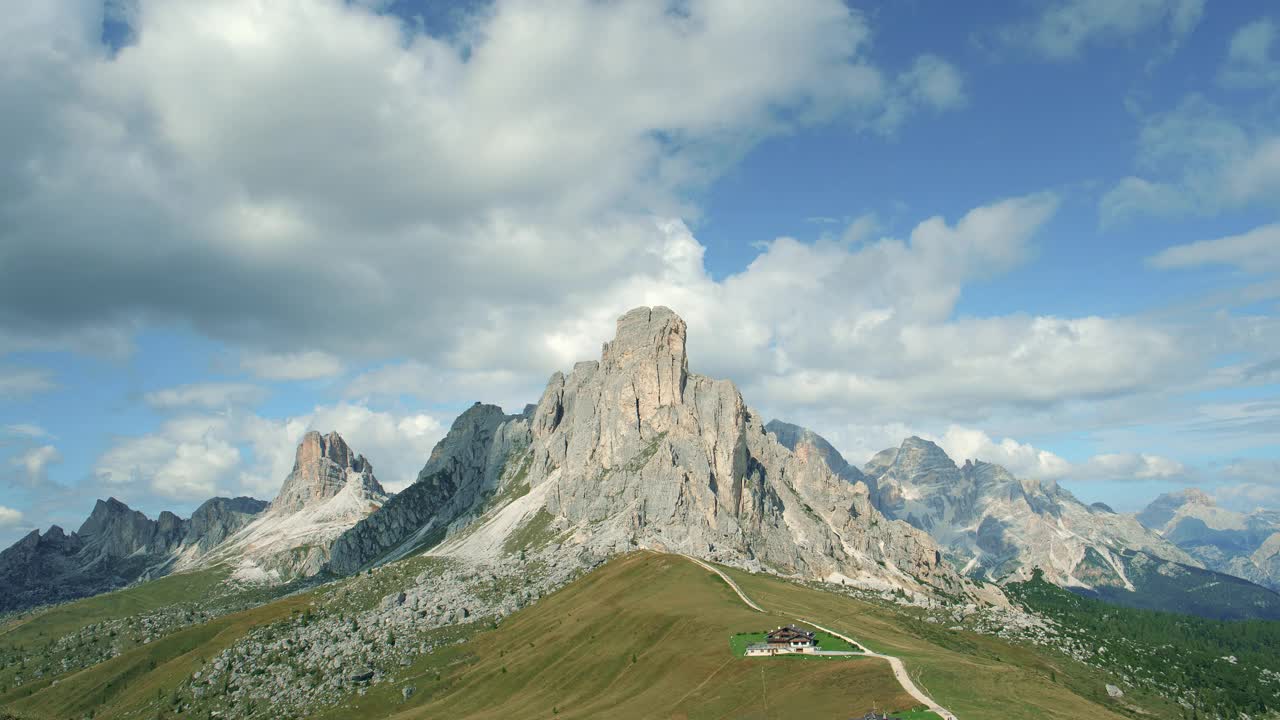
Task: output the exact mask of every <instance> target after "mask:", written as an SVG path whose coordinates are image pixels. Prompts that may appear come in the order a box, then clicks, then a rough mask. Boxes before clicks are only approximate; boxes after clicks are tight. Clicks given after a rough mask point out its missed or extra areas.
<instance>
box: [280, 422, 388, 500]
mask: <svg viewBox="0 0 1280 720" xmlns="http://www.w3.org/2000/svg"><path fill="white" fill-rule="evenodd" d="M350 475H356V476H358V477H359V478H360V479H361V482H362V483H363V488H362V490H363V491H364V492H366V493H367V494H369V495H386V491H385V490H383V489H382V486H381V485H380V484H378V481H377V479H376V478H375V477H374V476H373V472H372V468H371V467H370V466H369V461H368V460H365V458H364V456H363V455H356V454H355V453H353V452H352V451H351V448H350V447H349V446H348V445H347V443H346V441H345V440H343V439H342V436H341V435H339V434H338V433H336V432H331V433H329V434H328V435H321V434H320V433H318V432H316V431H314V430H312V431H311V432H308V433H307V434H306V435H305V436H303V438H302V442H301V443H300V444H299V445H298V451H297V454H296V456H295V459H294V462H293V472H291V473H289V477H288V478H286V479H285V481H284V486H283V487H281V488H280V494H279V495H277V496H276V499H275V500H273V501H271V509H272V510H273V511H277V512H286V513H289V512H297V511H298V510H301V509H302V508H304V507H307V506H310V505H315V504H316V503H318V502H322V501H324V500H328V499H329V498H331V497H333V496H335V495H337V494H338V493H339V492H340V491H341V490H342V489H343V488H344V487H346V485H347V482H348V480H349V476H350Z"/></svg>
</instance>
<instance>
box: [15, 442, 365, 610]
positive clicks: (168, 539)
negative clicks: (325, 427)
mask: <svg viewBox="0 0 1280 720" xmlns="http://www.w3.org/2000/svg"><path fill="white" fill-rule="evenodd" d="M387 497H388V495H387V493H386V491H385V490H384V489H383V488H382V485H381V484H379V483H378V481H377V478H376V477H374V475H373V468H372V466H371V464H370V463H369V461H368V460H367V459H365V457H364V456H363V455H358V454H356V453H355V452H354V451H352V450H351V448H350V446H348V445H347V443H346V441H344V440H343V439H342V437H341V436H340V435H339V434H338V433H336V432H334V433H329V434H328V435H321V434H320V433H318V432H315V431H312V432H308V433H307V434H306V435H305V436H304V437H303V439H302V441H301V442H300V443H299V445H298V449H297V453H296V456H295V462H294V467H293V470H292V472H290V474H289V476H288V477H286V478H285V481H284V483H283V485H282V486H281V490H280V493H279V494H278V495H277V496H276V499H275V500H274V501H272V502H271V503H268V502H266V501H263V500H256V499H254V498H249V497H238V498H222V497H218V498H212V499H210V500H207V501H205V502H204V503H203V504H201V505H200V507H198V508H197V509H196V510H195V511H194V512H193V513H192V514H191V517H190V518H189V519H182V518H179V517H178V516H177V515H175V514H174V513H172V512H169V511H163V512H161V513H160V514H159V515H158V516H157V518H156V519H155V520H151V519H149V518H147V516H146V515H144V514H143V513H141V512H139V511H136V510H132V509H130V508H129V507H128V506H127V505H125V504H124V503H122V502H120V501H119V500H116V499H115V498H110V499H107V500H99V501H98V502H97V504H96V505H95V507H94V509H93V512H92V513H90V515H89V517H88V518H87V519H86V520H85V522H84V524H83V525H82V526H81V527H80V529H79V530H78V531H77V532H74V533H71V534H67V533H66V532H64V531H63V530H62V528H60V527H57V526H53V527H51V528H50V529H49V530H48V531H47V532H46V533H44V534H43V535H42V534H41V533H39V532H36V531H33V532H32V533H30V534H29V535H27V536H26V537H24V538H23V539H22V540H20V541H18V542H17V543H15V544H14V545H13V546H12V547H10V548H8V549H7V550H5V551H4V552H3V553H0V584H2V585H3V587H5V588H6V590H8V592H5V593H3V594H2V595H0V610H14V609H21V608H24V607H30V606H33V605H41V604H46V603H53V602H63V601H67V600H73V599H77V598H81V597H86V596H89V595H96V594H98V593H102V592H107V591H110V590H115V589H118V588H120V587H124V586H125V585H129V584H130V583H133V582H137V581H139V580H147V579H152V578H156V577H160V576H163V575H167V574H169V573H172V572H182V571H187V570H194V569H200V568H206V567H213V566H217V565H222V564H227V565H230V566H232V567H233V568H234V569H235V573H234V577H235V578H237V579H239V580H250V581H267V582H277V581H284V580H289V579H293V578H295V577H299V576H308V575H313V574H315V573H316V572H318V571H319V570H320V569H321V568H322V567H323V566H324V565H325V563H326V562H328V559H329V549H330V545H331V544H332V542H333V540H334V539H336V538H337V537H338V536H340V535H341V534H342V533H343V532H344V531H345V530H347V529H348V528H350V527H351V526H352V525H354V524H355V523H356V522H358V521H359V520H361V519H363V518H364V517H365V516H367V515H369V514H370V513H372V512H374V511H376V510H377V509H378V508H379V507H381V505H382V504H383V503H385V502H386V500H387Z"/></svg>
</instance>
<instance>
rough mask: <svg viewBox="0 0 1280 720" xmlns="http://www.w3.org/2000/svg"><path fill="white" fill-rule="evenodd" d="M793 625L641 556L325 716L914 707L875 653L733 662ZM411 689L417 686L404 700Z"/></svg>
mask: <svg viewBox="0 0 1280 720" xmlns="http://www.w3.org/2000/svg"><path fill="white" fill-rule="evenodd" d="M788 621H789V619H788V618H786V617H785V616H782V615H761V614H760V613H757V612H754V611H752V610H749V609H748V608H746V607H745V606H743V605H742V603H741V601H739V600H738V598H737V596H735V595H734V594H733V593H732V592H731V591H730V590H729V588H728V587H727V586H725V584H724V583H723V582H722V581H721V580H720V579H719V578H717V577H716V576H714V575H712V574H710V573H708V572H706V571H705V570H702V569H701V568H698V567H697V566H695V565H693V564H692V563H690V562H689V561H688V560H685V559H684V558H680V557H677V556H668V555H662V556H658V555H651V554H648V553H643V554H633V555H630V556H627V557H624V558H620V559H617V560H615V561H613V562H610V563H609V564H607V565H606V566H604V567H602V568H601V569H599V570H596V571H595V572H592V573H590V574H589V575H587V576H585V577H583V578H582V579H581V580H579V581H578V582H575V583H573V584H572V585H570V586H568V587H566V588H565V589H563V590H561V591H560V592H558V593H555V594H553V595H551V596H549V597H547V598H545V599H544V600H543V601H542V602H540V603H538V604H537V605H535V606H533V607H531V608H529V609H527V610H525V611H523V612H520V613H518V614H516V615H514V616H512V617H511V618H509V619H508V620H507V621H506V622H504V623H502V624H501V625H500V626H499V627H498V628H497V629H496V630H492V631H489V632H484V633H481V634H479V635H477V636H476V637H475V638H473V639H472V641H471V642H470V643H468V644H467V645H464V646H459V647H457V648H454V649H451V650H449V651H446V652H443V653H437V654H435V655H433V656H430V657H429V658H427V659H424V660H422V661H420V662H419V663H417V664H415V665H414V666H413V667H411V668H409V669H408V670H407V671H406V672H405V673H403V675H402V677H398V678H397V681H396V682H395V683H394V684H389V685H387V686H380V687H378V688H376V689H371V690H370V691H369V693H368V695H366V696H364V697H362V698H357V699H355V700H353V701H352V702H351V703H349V704H348V705H345V706H343V707H339V708H335V709H334V710H333V711H332V713H331V714H330V715H328V716H326V717H330V718H334V719H335V720H336V719H337V718H352V717H369V718H372V717H394V718H405V719H408V718H434V717H467V718H549V717H563V718H597V717H611V718H642V717H663V718H704V717H716V718H718V717H733V718H784V717H797V716H801V715H804V716H808V717H817V718H823V717H829V718H836V717H839V718H844V717H849V716H851V715H853V714H855V713H856V714H858V715H861V714H862V713H864V712H866V711H867V710H869V709H871V708H872V707H873V706H875V707H880V708H895V709H897V708H909V707H911V704H912V700H911V698H910V697H909V696H907V695H906V694H905V693H904V692H903V691H902V689H901V687H900V686H899V685H898V683H897V682H896V681H895V680H894V679H893V675H892V673H891V672H890V671H889V667H888V665H887V664H886V663H883V662H880V661H875V660H870V659H856V660H844V659H832V660H818V659H806V660H802V661H799V662H796V661H788V660H794V659H779V660H772V661H771V660H768V659H759V658H739V657H734V655H733V653H732V651H731V649H730V644H729V640H730V638H731V637H732V636H733V635H734V634H736V633H741V632H750V631H753V630H757V629H759V628H761V627H773V626H776V625H779V624H782V623H784V622H788ZM404 687H414V688H415V692H414V694H413V695H412V696H411V697H410V698H409V699H408V701H405V700H404V697H403V693H402V688H404Z"/></svg>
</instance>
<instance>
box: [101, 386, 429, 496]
mask: <svg viewBox="0 0 1280 720" xmlns="http://www.w3.org/2000/svg"><path fill="white" fill-rule="evenodd" d="M308 430H319V431H321V432H326V433H327V432H330V431H337V432H338V433H339V434H340V435H342V436H343V438H345V439H346V440H347V442H348V443H349V444H350V445H351V446H352V447H353V448H354V449H355V450H356V452H358V453H362V454H364V455H365V456H366V457H368V458H369V460H370V461H371V462H372V463H373V466H374V473H375V474H376V475H377V476H378V479H379V480H380V481H381V482H383V484H384V485H386V486H388V487H389V488H391V489H399V488H402V487H404V486H405V485H407V484H408V483H409V482H410V481H412V480H413V479H414V477H416V475H417V471H418V469H420V468H421V466H422V465H423V463H425V462H426V459H427V456H428V455H429V454H430V451H431V448H432V446H434V444H435V442H436V441H437V440H439V439H440V438H441V437H443V435H444V431H445V428H444V427H443V426H442V425H441V424H440V422H439V421H438V420H436V419H435V418H434V417H431V416H429V415H424V414H420V413H392V412H380V411H374V410H371V409H369V408H368V407H365V406H362V405H356V404H351V403H339V404H336V405H329V406H318V407H316V408H315V409H314V410H312V411H311V412H310V413H307V414H304V415H299V416H293V417H287V418H266V417H262V416H259V415H256V414H253V413H244V412H235V411H232V412H228V413H222V414H219V415H202V414H189V415H183V416H180V417H175V418H172V419H170V420H167V421H166V422H165V423H163V424H162V425H161V426H160V427H159V428H158V429H157V430H156V431H154V432H152V433H148V434H146V435H140V436H129V437H117V438H116V439H115V441H114V443H113V445H112V446H111V447H110V448H109V449H108V450H107V451H106V452H105V453H103V454H102V456H101V457H99V458H98V460H97V461H96V463H95V471H94V473H95V476H96V479H97V481H98V482H99V483H100V484H101V485H103V486H104V487H106V488H108V490H109V491H113V492H118V493H120V494H121V495H124V496H127V495H128V494H129V492H133V491H137V492H142V493H156V494H158V495H161V496H164V497H169V498H174V499H179V500H203V499H205V498H208V497H212V496H214V495H218V494H221V495H242V494H249V495H253V496H256V497H261V498H264V499H269V498H271V497H273V496H274V495H275V493H276V492H277V491H278V490H279V489H280V485H281V484H282V483H283V482H284V479H285V477H286V476H287V475H288V474H289V472H290V470H292V467H293V460H294V451H295V449H296V447H297V444H298V442H299V441H301V439H302V435H303V434H304V433H306V432H307V431H308Z"/></svg>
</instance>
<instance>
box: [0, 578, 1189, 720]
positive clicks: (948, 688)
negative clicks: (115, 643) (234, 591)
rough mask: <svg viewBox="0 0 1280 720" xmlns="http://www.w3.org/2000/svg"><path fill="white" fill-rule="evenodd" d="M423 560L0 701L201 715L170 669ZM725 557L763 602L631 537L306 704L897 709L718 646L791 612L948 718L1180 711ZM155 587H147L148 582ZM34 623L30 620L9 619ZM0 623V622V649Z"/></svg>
mask: <svg viewBox="0 0 1280 720" xmlns="http://www.w3.org/2000/svg"><path fill="white" fill-rule="evenodd" d="M435 565H439V563H436V564H435ZM435 565H432V564H431V563H430V562H429V559H422V558H415V559H411V560H408V561H404V562H403V563H397V564H394V565H392V566H388V567H387V568H383V569H382V570H380V571H377V572H374V573H370V574H361V575H360V576H356V577H353V578H348V579H345V580H342V581H338V582H336V583H332V584H330V585H326V586H323V587H320V588H317V589H314V590H311V591H308V592H305V593H298V594H295V595H291V596H289V597H286V598H283V599H280V600H277V601H274V602H270V603H268V604H265V605H262V606H261V607H256V608H253V609H251V610H246V611H242V612H237V613H231V614H227V615H223V616H220V617H217V618H214V619H213V620H210V621H208V622H204V623H200V624H196V625H194V626H191V627H186V628H184V629H180V630H177V631H175V632H172V633H169V634H167V635H165V636H164V637H163V638H160V639H159V640H154V641H152V642H150V643H147V644H145V645H139V646H136V647H132V648H130V649H128V650H127V651H125V652H123V653H122V654H121V655H119V656H118V657H116V658H114V659H111V660H108V661H106V662H103V663H99V664H97V665H94V666H93V667H90V668H87V669H84V670H80V671H76V672H68V673H65V674H63V675H61V676H57V677H56V679H57V681H58V682H57V684H53V682H52V680H53V679H55V678H54V677H52V676H51V677H49V678H45V679H43V680H41V681H39V682H29V683H26V684H24V685H23V686H22V687H21V688H19V689H17V690H15V691H12V692H10V693H9V694H7V695H0V708H3V709H4V710H6V711H9V712H13V713H15V714H17V715H18V716H20V717H24V718H25V717H32V718H59V719H62V718H82V717H87V716H88V715H89V714H90V713H93V714H94V716H95V717H96V718H115V717H122V718H123V717H137V718H146V719H147V720H152V719H153V718H156V717H193V718H206V717H209V711H210V710H211V709H213V707H214V706H213V705H210V704H208V703H207V702H206V701H207V700H208V698H207V697H206V698H205V700H198V699H193V698H192V697H191V696H190V694H189V692H188V690H187V686H188V684H189V682H188V679H189V678H190V677H191V676H192V674H193V673H194V672H196V671H198V670H199V669H200V668H201V667H203V663H204V662H205V661H206V660H207V659H209V658H212V657H213V656H214V655H216V654H217V653H218V652H219V651H220V650H221V649H222V648H225V647H227V646H228V645H230V644H231V643H233V642H235V641H237V640H238V639H239V638H243V637H244V636H245V635H246V634H248V633H249V632H250V631H252V630H253V628H255V627H263V626H268V625H271V624H272V623H288V622H296V621H297V620H296V619H297V618H298V617H299V616H300V613H311V612H315V613H321V612H326V610H325V608H327V607H330V606H331V603H330V602H329V601H328V600H326V598H342V606H343V607H344V608H345V609H346V611H348V612H349V611H350V610H351V609H352V608H353V607H355V606H361V605H370V604H373V603H375V602H377V601H378V599H379V598H381V597H383V596H384V595H385V594H387V593H390V592H394V590H395V589H396V587H397V586H399V585H400V584H402V583H406V582H411V581H412V577H413V576H414V574H415V573H419V572H423V571H426V570H428V569H429V568H432V567H435ZM431 571H433V572H436V571H439V572H445V571H447V568H445V567H444V566H441V567H435V569H434V570H431ZM729 572H730V573H731V575H732V576H733V577H734V578H735V579H737V580H738V582H739V583H740V584H741V585H742V588H743V589H744V590H745V591H746V592H747V593H748V594H749V595H751V596H752V598H753V599H755V600H756V601H757V602H759V603H761V604H762V605H763V606H764V607H765V608H767V609H769V610H770V612H769V613H765V614H762V613H758V612H755V611H752V610H750V609H748V608H747V607H746V606H745V605H743V603H742V602H741V600H740V599H739V598H738V597H737V596H736V595H735V594H734V593H733V592H732V591H731V590H730V589H729V587H728V586H727V585H726V584H725V583H724V582H723V581H722V580H720V579H719V578H718V577H717V576H715V575H714V574H712V573H709V572H708V571H706V570H705V569H703V568H699V567H698V566H696V565H694V564H693V563H691V562H689V561H688V560H686V559H684V558H682V557H679V556H670V555H656V554H652V553H635V554H632V555H628V556H625V557H621V558H617V559H615V560H613V561H611V562H609V563H607V564H606V565H604V566H602V567H600V568H598V569H596V570H595V571H593V572H591V573H588V574H587V575H585V576H583V577H582V578H580V579H579V580H577V581H576V582H573V583H571V584H570V585H568V586H566V587H564V588H562V589H561V590H560V591H558V592H555V593H553V594H551V595H549V596H547V597H545V598H543V599H542V600H541V601H540V602H538V603H537V604H535V605H533V606H531V607H528V608H526V609H524V610H522V611H520V612H517V613H516V614H514V615H511V616H510V617H508V618H507V619H506V620H504V621H503V622H501V623H500V624H498V625H496V626H494V625H493V624H492V623H486V622H475V623H472V624H471V625H469V626H466V627H465V628H463V629H462V630H460V631H459V632H465V633H469V634H470V639H469V641H468V642H465V643H462V644H446V645H442V646H440V647H438V648H437V649H436V650H435V651H434V652H432V653H429V654H425V655H420V656H417V657H416V658H414V659H413V660H412V662H411V663H409V664H408V665H407V666H402V667H397V668H394V669H392V670H389V671H387V672H386V676H387V677H389V679H388V680H387V681H386V682H379V683H376V684H374V685H372V686H370V687H368V688H367V690H366V691H365V692H363V693H354V692H353V693H351V694H349V695H347V696H346V699H345V700H343V701H341V702H339V703H338V704H337V705H335V706H331V707H329V708H328V709H327V710H324V711H322V712H318V713H313V714H312V716H313V717H322V718H329V719H331V720H338V719H339V718H342V719H359V718H400V719H402V720H410V719H414V718H435V717H454V718H501V719H502V720H512V719H515V718H561V717H563V718H593V717H605V716H607V717H617V718H633V717H634V718H640V717H658V718H723V717H732V718H760V719H762V720H763V719H765V718H789V717H811V718H848V717H850V716H853V715H858V716H860V715H861V714H862V713H863V712H865V711H866V710H868V709H870V708H872V707H873V706H874V707H878V708H882V709H892V710H908V709H910V708H911V707H912V705H913V701H912V699H911V698H910V697H909V696H907V695H906V694H905V693H904V691H903V690H902V689H901V687H900V686H899V685H898V683H897V682H896V681H895V680H894V678H893V676H892V674H891V672H890V669H889V666H888V664H887V663H885V662H884V661H881V660H876V659H872V658H852V659H845V658H832V659H829V660H827V659H818V658H804V659H801V658H743V657H738V656H736V655H735V653H734V652H733V650H732V648H731V639H732V638H733V637H734V636H735V635H738V634H740V633H754V632H759V631H760V630H762V629H764V628H769V627H775V626H777V625H780V624H783V623H786V622H794V621H795V620H797V619H798V618H807V619H811V620H813V621H815V622H818V623H819V624H822V625H825V626H827V627H830V628H833V629H834V630H836V631H839V632H844V633H847V634H849V635H850V636H852V637H854V638H856V639H858V640H860V641H862V642H865V643H866V644H867V645H868V646H869V647H871V648H872V649H873V650H878V651H882V652H886V653H889V654H893V655H897V656H899V657H901V658H903V660H904V661H905V662H906V663H907V667H908V669H909V670H910V672H911V673H912V675H913V677H914V678H915V679H916V682H917V683H918V684H919V685H920V686H921V687H922V688H924V689H925V691H926V692H928V693H930V694H931V695H933V696H934V697H935V699H937V700H938V701H939V702H941V703H942V704H943V705H945V706H947V707H948V708H949V709H951V710H952V711H954V712H956V714H957V715H958V716H959V717H960V718H963V719H964V720H970V719H971V718H989V717H1001V718H1009V719H1011V720H1017V719H1019V718H1024V719H1027V720H1030V719H1031V718H1061V719H1063V720H1066V719H1068V718H1081V717H1089V718H1098V719H1101V720H1118V719H1119V718H1133V717H1146V718H1154V717H1180V714H1179V713H1178V712H1177V711H1176V709H1175V708H1174V707H1173V706H1172V705H1170V704H1169V703H1168V702H1167V701H1164V700H1162V699H1160V698H1158V697H1155V696H1147V695H1143V694H1141V693H1140V692H1133V693H1130V694H1128V695H1126V696H1125V697H1124V698H1122V699H1120V700H1112V699H1109V698H1108V697H1107V696H1106V691H1105V684H1106V683H1107V682H1110V681H1111V679H1110V678H1109V677H1108V676H1106V675H1105V674H1104V673H1102V672H1101V671H1099V670H1096V669H1093V668H1090V667H1087V666H1085V665H1083V664H1080V663H1078V662H1075V661H1073V660H1070V659H1069V658H1066V657H1064V656H1061V655H1058V654H1055V653H1053V652H1052V651H1048V650H1042V649H1037V648H1031V647H1027V646H1023V645H1017V644H1012V643H1009V642H1006V641H1003V640H1000V639H998V638H992V637H990V636H984V635H979V634H975V633H969V632H965V631H960V630H948V629H946V628H943V627H941V626H939V625H938V624H934V623H929V622H925V621H924V620H923V619H922V618H919V617H916V616H913V615H912V614H911V613H910V612H909V611H906V612H905V614H904V611H902V610H898V609H894V608H890V607H886V606H882V605H879V604H874V603H868V602H862V601H859V600H856V599H853V598H851V597H846V596H843V595H839V594H836V593H832V592H827V591H824V590H820V589H816V588H812V587H806V586H803V585H799V584H795V583H790V582H787V581H784V580H780V579H778V578H774V577H771V576H766V575H751V574H748V573H744V572H740V571H729ZM166 587H168V586H162V585H156V586H155V588H153V590H155V591H156V592H157V595H156V597H159V593H160V592H161V591H165V588H166ZM146 588H147V586H141V587H140V588H137V589H136V590H138V591H142V592H143V593H144V594H145V592H146ZM166 592H167V591H166ZM59 617H66V616H64V615H55V616H51V617H49V618H47V619H46V620H45V621H44V622H48V623H50V624H49V625H47V626H46V627H48V628H53V627H55V625H54V623H55V622H59V623H60V622H64V621H62V620H58V619H57V618H59ZM66 622H72V621H70V620H67V621H66ZM35 623H36V619H30V620H29V622H28V625H29V626H30V627H29V628H28V629H27V630H26V632H32V631H33V629H34V628H36V627H39V626H38V625H37V624H35ZM72 624H74V623H72ZM14 631H15V630H14V629H12V628H11V629H10V632H14ZM6 637H7V633H4V632H0V647H2V646H3V643H4V642H5V640H6ZM406 691H408V692H406ZM175 708H182V709H183V712H182V714H181V715H177V714H175V713H174V709H175ZM227 712H232V714H233V715H235V716H236V717H245V718H253V717H262V718H268V717H269V718H273V720H275V719H280V720H283V718H285V717H286V716H287V713H284V714H282V713H281V712H279V711H277V710H273V709H272V708H271V707H270V705H269V703H265V702H258V703H256V704H253V703H248V704H244V705H238V706H236V707H235V708H234V709H233V710H228V709H224V712H223V715H221V717H228V715H227V714H226V713H227ZM920 717H928V716H927V715H922V716H920Z"/></svg>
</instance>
